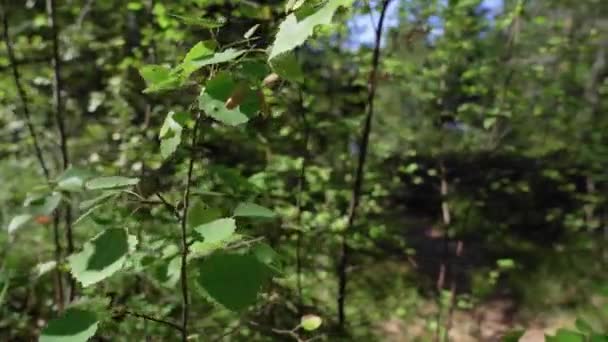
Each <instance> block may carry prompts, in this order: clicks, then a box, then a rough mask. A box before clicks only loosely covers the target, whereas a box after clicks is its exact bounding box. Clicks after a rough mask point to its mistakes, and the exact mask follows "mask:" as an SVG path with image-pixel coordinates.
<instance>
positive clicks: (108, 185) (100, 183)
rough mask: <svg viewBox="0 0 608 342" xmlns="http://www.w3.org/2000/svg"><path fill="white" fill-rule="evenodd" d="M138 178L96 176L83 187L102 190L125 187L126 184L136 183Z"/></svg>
mask: <svg viewBox="0 0 608 342" xmlns="http://www.w3.org/2000/svg"><path fill="white" fill-rule="evenodd" d="M137 183H139V178H128V177H122V176H110V177H98V178H93V179H91V180H89V181H88V182H86V185H85V187H86V188H87V189H88V190H103V189H115V188H125V187H128V186H133V185H137Z"/></svg>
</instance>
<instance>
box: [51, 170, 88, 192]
mask: <svg viewBox="0 0 608 342" xmlns="http://www.w3.org/2000/svg"><path fill="white" fill-rule="evenodd" d="M89 178H91V173H90V172H88V171H86V170H82V169H78V168H73V167H71V168H69V169H67V170H66V171H65V172H64V173H62V174H61V176H59V178H58V179H57V187H56V189H57V190H60V191H68V192H80V191H83V190H84V183H85V181H86V180H87V179H89Z"/></svg>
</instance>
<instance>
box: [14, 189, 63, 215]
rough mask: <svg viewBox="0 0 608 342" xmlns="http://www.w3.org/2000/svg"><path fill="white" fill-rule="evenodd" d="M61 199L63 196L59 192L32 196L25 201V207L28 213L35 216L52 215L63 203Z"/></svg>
mask: <svg viewBox="0 0 608 342" xmlns="http://www.w3.org/2000/svg"><path fill="white" fill-rule="evenodd" d="M61 198H62V196H61V194H60V193H59V192H53V193H50V194H48V193H45V194H33V195H31V194H30V195H28V197H27V198H26V199H25V201H24V203H23V206H24V207H25V208H26V209H27V211H28V213H29V214H32V215H33V216H39V215H50V214H52V213H53V211H55V209H57V207H58V206H59V203H61Z"/></svg>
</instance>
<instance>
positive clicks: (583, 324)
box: [574, 318, 593, 333]
mask: <svg viewBox="0 0 608 342" xmlns="http://www.w3.org/2000/svg"><path fill="white" fill-rule="evenodd" d="M574 325H575V326H576V329H578V330H579V331H580V332H584V333H590V332H593V327H591V324H589V323H588V322H587V321H585V320H584V319H582V318H577V319H576V321H575V322H574Z"/></svg>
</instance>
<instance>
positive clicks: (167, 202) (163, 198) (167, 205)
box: [156, 192, 182, 221]
mask: <svg viewBox="0 0 608 342" xmlns="http://www.w3.org/2000/svg"><path fill="white" fill-rule="evenodd" d="M156 197H158V199H159V200H160V201H161V203H162V204H163V205H164V206H165V207H166V208H167V209H168V210H169V211H171V212H172V213H173V215H175V217H176V218H177V219H178V220H179V221H181V219H182V216H181V215H180V214H179V210H177V207H175V206H174V205H173V204H171V203H169V201H167V200H166V199H165V197H163V195H162V194H161V193H160V192H157V193H156Z"/></svg>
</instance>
